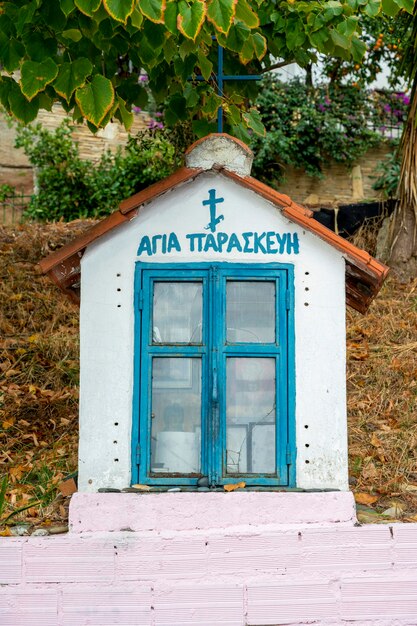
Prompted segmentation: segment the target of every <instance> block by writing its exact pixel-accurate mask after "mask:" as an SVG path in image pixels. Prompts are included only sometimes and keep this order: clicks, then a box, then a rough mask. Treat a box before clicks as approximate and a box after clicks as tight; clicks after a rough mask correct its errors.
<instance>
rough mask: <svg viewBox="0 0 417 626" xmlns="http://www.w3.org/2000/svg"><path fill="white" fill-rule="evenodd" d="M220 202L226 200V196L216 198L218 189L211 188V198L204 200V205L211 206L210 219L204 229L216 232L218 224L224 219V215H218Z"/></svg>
mask: <svg viewBox="0 0 417 626" xmlns="http://www.w3.org/2000/svg"><path fill="white" fill-rule="evenodd" d="M220 202H224V198H216V190H215V189H209V198H208V200H203V205H204V206H207V205H208V206H209V207H210V221H209V223H208V224H207V226H205V227H204V229H205V230H211V232H212V233H215V232H216V226H217V224H219V223H220V222H221V221H222V220H224V215H219V217H216V204H219V203H220Z"/></svg>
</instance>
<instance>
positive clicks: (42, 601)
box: [0, 586, 75, 626]
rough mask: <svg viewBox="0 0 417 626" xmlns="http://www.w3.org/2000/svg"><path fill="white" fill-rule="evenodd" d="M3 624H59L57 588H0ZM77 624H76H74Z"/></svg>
mask: <svg viewBox="0 0 417 626" xmlns="http://www.w3.org/2000/svg"><path fill="white" fill-rule="evenodd" d="M0 624H1V626H57V624H58V592H57V591H56V590H55V589H48V588H39V589H38V588H36V589H20V588H17V587H15V586H13V587H9V588H8V589H6V588H2V589H0ZM74 626H75V625H74Z"/></svg>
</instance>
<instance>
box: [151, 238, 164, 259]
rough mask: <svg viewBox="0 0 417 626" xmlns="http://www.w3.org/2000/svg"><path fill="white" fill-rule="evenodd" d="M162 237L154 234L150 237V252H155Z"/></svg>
mask: <svg viewBox="0 0 417 626" xmlns="http://www.w3.org/2000/svg"><path fill="white" fill-rule="evenodd" d="M160 239H162V235H154V236H153V237H152V253H153V254H156V251H157V250H158V241H159V240H160Z"/></svg>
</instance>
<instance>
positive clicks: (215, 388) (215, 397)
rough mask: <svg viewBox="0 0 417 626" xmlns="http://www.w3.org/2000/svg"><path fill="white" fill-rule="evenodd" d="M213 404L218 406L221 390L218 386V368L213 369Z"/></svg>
mask: <svg viewBox="0 0 417 626" xmlns="http://www.w3.org/2000/svg"><path fill="white" fill-rule="evenodd" d="M212 400H213V404H217V403H218V401H219V390H218V386H217V367H214V368H213V392H212Z"/></svg>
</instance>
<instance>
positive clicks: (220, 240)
mask: <svg viewBox="0 0 417 626" xmlns="http://www.w3.org/2000/svg"><path fill="white" fill-rule="evenodd" d="M228 239H229V235H226V233H217V246H218V248H219V252H223V246H224V244H225V243H226V242H227V241H228Z"/></svg>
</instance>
